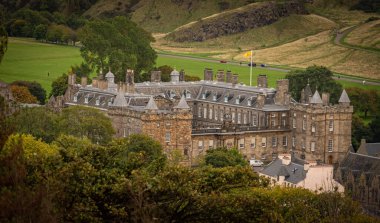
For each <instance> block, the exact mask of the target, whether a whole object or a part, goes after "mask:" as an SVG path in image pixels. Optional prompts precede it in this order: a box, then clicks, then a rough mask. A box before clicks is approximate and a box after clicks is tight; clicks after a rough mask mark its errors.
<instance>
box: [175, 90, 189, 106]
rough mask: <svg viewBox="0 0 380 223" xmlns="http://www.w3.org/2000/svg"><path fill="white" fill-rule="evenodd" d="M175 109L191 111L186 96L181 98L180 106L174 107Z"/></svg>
mask: <svg viewBox="0 0 380 223" xmlns="http://www.w3.org/2000/svg"><path fill="white" fill-rule="evenodd" d="M173 108H178V109H190V107H189V105H188V104H187V102H186V99H185V95H184V94H183V95H182V97H181V100H179V103H178V105H176V106H174V107H173Z"/></svg>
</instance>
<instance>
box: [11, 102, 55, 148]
mask: <svg viewBox="0 0 380 223" xmlns="http://www.w3.org/2000/svg"><path fill="white" fill-rule="evenodd" d="M57 119H58V115H57V114H55V113H53V112H51V111H49V110H48V109H47V108H46V107H38V108H25V109H22V110H21V111H19V112H18V113H16V114H14V115H13V116H12V117H10V118H9V122H10V123H11V124H12V125H13V126H15V127H14V130H15V132H17V133H20V134H31V135H33V136H34V137H36V138H38V139H42V140H43V141H45V142H48V143H50V142H52V141H53V140H55V139H56V138H57V137H58V135H59V132H58V130H59V129H58V122H57V121H58V120H57Z"/></svg>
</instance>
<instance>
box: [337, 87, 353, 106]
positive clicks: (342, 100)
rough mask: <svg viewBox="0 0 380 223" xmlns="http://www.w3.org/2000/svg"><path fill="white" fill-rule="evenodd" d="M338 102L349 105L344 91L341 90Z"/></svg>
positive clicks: (348, 99)
mask: <svg viewBox="0 0 380 223" xmlns="http://www.w3.org/2000/svg"><path fill="white" fill-rule="evenodd" d="M338 102H339V103H350V102H351V101H350V98H349V97H348V95H347V92H346V90H345V89H343V91H342V94H341V95H340V98H339V101H338Z"/></svg>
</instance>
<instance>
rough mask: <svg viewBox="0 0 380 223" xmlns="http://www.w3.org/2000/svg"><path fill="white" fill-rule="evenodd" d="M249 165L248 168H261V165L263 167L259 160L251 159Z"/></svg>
mask: <svg viewBox="0 0 380 223" xmlns="http://www.w3.org/2000/svg"><path fill="white" fill-rule="evenodd" d="M249 165H250V166H262V165H264V163H263V162H262V161H261V160H255V159H251V160H249Z"/></svg>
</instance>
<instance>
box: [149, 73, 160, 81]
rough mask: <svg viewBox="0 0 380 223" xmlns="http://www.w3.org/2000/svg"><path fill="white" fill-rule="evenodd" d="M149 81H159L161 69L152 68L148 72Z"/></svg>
mask: <svg viewBox="0 0 380 223" xmlns="http://www.w3.org/2000/svg"><path fill="white" fill-rule="evenodd" d="M150 81H151V82H161V71H159V70H153V71H152V72H151V74H150Z"/></svg>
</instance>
